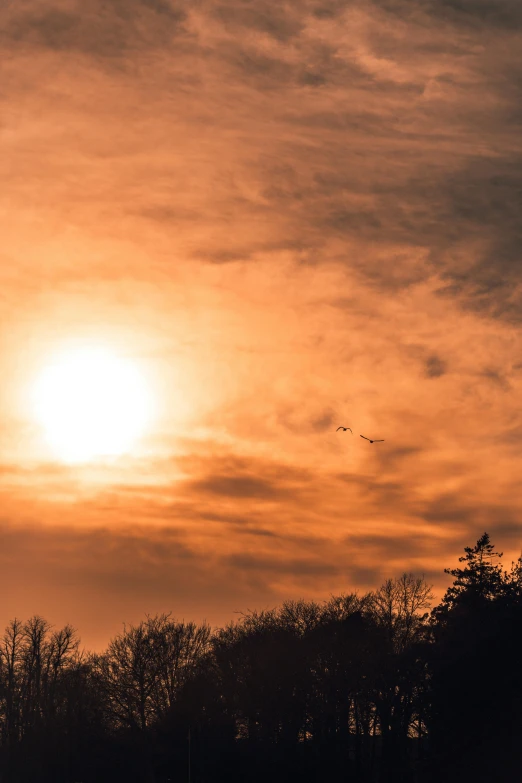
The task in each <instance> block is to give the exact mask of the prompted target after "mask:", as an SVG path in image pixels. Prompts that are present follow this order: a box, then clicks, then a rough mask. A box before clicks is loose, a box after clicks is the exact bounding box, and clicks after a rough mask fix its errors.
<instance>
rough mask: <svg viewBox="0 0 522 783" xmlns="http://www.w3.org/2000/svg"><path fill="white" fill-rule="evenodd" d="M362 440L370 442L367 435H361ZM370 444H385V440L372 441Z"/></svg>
mask: <svg viewBox="0 0 522 783" xmlns="http://www.w3.org/2000/svg"><path fill="white" fill-rule="evenodd" d="M361 438H364V440H370V438H367V437H366V436H365V435H361ZM370 443H384V440H370Z"/></svg>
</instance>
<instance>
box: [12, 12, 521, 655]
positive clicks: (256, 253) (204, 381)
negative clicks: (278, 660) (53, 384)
mask: <svg viewBox="0 0 522 783" xmlns="http://www.w3.org/2000/svg"><path fill="white" fill-rule="evenodd" d="M0 47H1V50H2V53H3V55H2V61H1V63H0V147H1V151H2V154H1V156H0V178H1V182H2V187H1V188H0V225H1V236H2V242H1V245H0V322H1V327H0V374H1V378H2V383H1V384H0V411H1V420H0V500H1V506H0V509H1V510H0V587H1V590H2V595H3V596H4V599H3V602H2V610H1V612H0V626H2V625H5V624H6V623H7V622H8V621H9V620H10V619H12V618H13V617H15V616H17V617H21V618H27V617H29V616H31V615H33V614H41V615H43V616H45V617H46V618H47V619H48V620H49V621H50V622H52V623H54V624H56V625H61V624H63V623H65V622H71V623H72V624H73V625H74V626H75V627H77V628H78V630H79V632H80V635H81V637H82V640H83V642H84V644H85V645H86V646H87V647H89V648H91V649H95V648H100V647H102V646H103V645H105V644H106V643H107V641H108V639H109V638H110V637H111V636H113V635H114V634H115V633H117V632H118V631H120V630H121V628H122V623H123V622H127V623H129V622H138V621H139V620H140V619H142V618H143V617H144V615H145V613H150V614H155V613H156V612H163V611H171V612H172V614H173V616H174V617H176V618H177V619H185V620H196V621H198V622H201V621H203V620H206V621H208V622H209V623H211V624H212V625H222V624H225V623H227V622H229V621H230V620H233V619H235V618H237V616H238V615H237V614H236V613H237V612H241V611H246V610H247V609H254V608H260V609H262V608H271V607H273V606H276V605H278V604H280V603H281V602H282V601H283V600H285V599H293V598H306V599H315V600H318V601H322V600H323V599H327V598H328V597H329V596H330V595H332V594H339V593H347V592H351V591H354V590H357V591H359V592H365V591H367V590H371V589H374V588H376V587H378V586H379V584H380V583H381V582H382V581H383V580H384V579H385V578H388V577H393V576H398V575H400V574H401V573H402V572H404V571H411V572H414V573H416V574H418V575H422V574H424V575H425V578H426V579H427V580H428V582H429V583H430V584H433V585H434V591H435V594H436V595H437V596H439V597H440V595H441V594H442V592H443V591H444V589H445V587H446V586H447V585H448V584H449V582H448V577H447V576H446V575H445V574H444V573H443V569H444V568H445V567H449V568H452V567H455V566H456V565H457V558H458V556H459V555H462V554H463V551H462V550H463V547H465V546H468V545H473V544H474V543H475V541H476V540H477V539H478V538H479V537H480V536H481V535H482V533H483V532H484V531H488V532H489V533H490V535H491V539H492V541H493V543H494V544H495V545H496V547H497V550H500V551H502V552H504V558H503V561H504V564H505V565H506V567H509V565H510V562H511V560H513V559H516V558H517V557H518V556H519V554H520V550H521V547H522V535H521V533H522V497H521V495H520V492H519V477H520V473H521V471H522V411H521V409H520V398H521V397H520V395H521V391H522V329H521V327H522V307H521V305H522V264H521V260H522V259H521V239H522V222H521V221H520V212H521V206H522V199H521V194H522V133H521V131H522V127H521V126H522V111H521V109H520V107H521V105H522V100H521V98H522V95H521V85H522V60H521V58H520V51H522V5H521V4H520V2H519V0H364V2H362V1H361V2H358V0H291V1H290V0H286V1H285V0H278V2H269V0H255V1H254V0H190V2H189V0H89V2H88V3H84V2H80V0H16V1H15V0H0ZM93 344H95V345H98V346H102V347H104V348H107V349H108V350H110V351H112V352H113V353H114V355H117V356H119V357H120V358H123V359H124V360H125V361H127V362H129V363H131V364H132V366H133V367H134V368H135V369H136V371H137V372H139V373H140V377H142V378H143V379H144V380H145V381H146V383H147V384H148V388H149V390H150V394H151V400H152V401H153V402H152V403H151V405H152V408H151V410H152V409H153V416H152V418H151V420H150V423H149V425H148V426H147V427H146V428H145V430H144V431H143V433H142V435H141V437H140V438H138V439H137V440H136V441H135V443H134V445H133V447H132V448H131V449H129V450H128V451H127V452H126V453H124V454H122V455H121V456H119V457H113V458H110V459H109V458H98V459H91V460H90V461H85V462H79V463H72V464H71V463H69V462H67V461H66V460H64V459H61V458H60V456H59V455H57V454H56V453H55V452H53V451H52V449H51V448H50V447H49V445H48V443H47V441H45V439H44V438H43V435H42V427H41V423H40V422H39V421H38V420H37V419H36V418H35V414H34V404H33V403H32V402H31V401H32V400H33V397H34V394H33V392H34V389H35V388H36V386H37V382H38V381H37V379H38V377H40V375H41V373H42V372H43V371H44V370H45V367H46V366H48V365H49V363H52V361H53V357H54V356H55V355H56V353H57V352H59V351H60V350H65V348H66V349H67V350H69V352H72V354H74V352H75V351H76V352H78V351H81V349H82V346H86V345H93ZM64 346H65V348H64ZM39 374H40V375H39ZM32 394H33V396H31V395H32ZM121 397H122V400H123V399H124V398H125V397H126V395H125V394H121ZM339 425H345V426H349V427H351V428H352V429H353V436H352V435H351V434H350V432H336V428H337V427H338V426H339ZM360 434H363V435H366V436H368V437H371V438H382V439H384V441H385V442H384V443H379V444H370V443H368V442H366V441H364V440H362V439H361V438H360V437H359V435H360Z"/></svg>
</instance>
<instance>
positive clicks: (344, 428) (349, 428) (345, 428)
mask: <svg viewBox="0 0 522 783" xmlns="http://www.w3.org/2000/svg"><path fill="white" fill-rule="evenodd" d="M339 430H342V431H343V432H346V430H350V432H352V428H351V427H337V429H336V430H335V431H336V432H339ZM352 435H353V432H352Z"/></svg>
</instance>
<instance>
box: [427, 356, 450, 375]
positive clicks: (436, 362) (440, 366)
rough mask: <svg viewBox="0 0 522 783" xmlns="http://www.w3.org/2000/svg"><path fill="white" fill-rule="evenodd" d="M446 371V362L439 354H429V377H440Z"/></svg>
mask: <svg viewBox="0 0 522 783" xmlns="http://www.w3.org/2000/svg"><path fill="white" fill-rule="evenodd" d="M445 373H446V362H445V361H444V360H443V359H441V358H440V357H439V356H429V357H428V358H427V359H426V366H425V374H426V377H427V378H440V377H441V375H445Z"/></svg>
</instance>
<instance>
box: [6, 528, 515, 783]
mask: <svg viewBox="0 0 522 783" xmlns="http://www.w3.org/2000/svg"><path fill="white" fill-rule="evenodd" d="M465 552H466V553H465V556H464V557H463V558H460V561H461V567H460V568H457V569H454V570H452V571H450V572H449V573H451V574H452V576H453V577H454V583H453V586H452V587H451V588H449V590H448V591H447V593H446V595H445V597H444V599H443V601H442V602H441V604H440V605H439V606H437V607H436V608H435V609H434V610H432V612H431V613H430V614H428V613H427V611H426V610H427V609H428V607H429V603H430V589H429V587H428V586H427V585H426V583H425V582H424V580H423V579H417V578H415V577H413V576H412V575H406V574H405V575H403V576H402V577H401V578H399V579H395V580H392V579H390V580H388V581H387V582H385V584H384V585H382V587H381V588H379V589H378V590H376V591H375V592H373V593H370V594H367V595H364V596H358V595H355V594H352V595H348V596H340V597H336V598H332V599H331V600H330V601H328V602H327V603H325V604H322V605H319V604H315V603H313V602H288V603H286V604H283V606H282V607H280V608H279V609H277V610H274V611H271V612H262V613H255V612H254V613H249V614H247V615H245V616H243V617H242V619H241V620H240V621H239V622H238V623H235V624H233V625H230V626H229V627H227V628H224V629H218V630H215V631H212V630H211V629H210V628H209V627H208V626H206V625H201V626H197V625H195V624H193V623H178V622H176V621H175V620H173V619H172V618H170V617H168V616H160V617H149V618H147V619H146V620H145V621H143V622H142V623H141V624H140V625H139V626H136V627H129V628H126V629H125V631H124V632H123V633H122V634H120V635H119V636H118V637H116V638H115V639H113V640H112V641H111V642H110V644H109V646H108V648H107V650H106V652H104V653H103V654H101V655H81V654H80V653H79V644H78V639H77V637H76V634H75V632H74V631H73V630H72V629H71V628H69V627H66V628H64V629H62V630H60V631H53V630H52V629H50V628H49V627H48V625H47V624H46V623H45V621H44V620H42V619H41V618H38V617H35V618H32V619H31V620H29V621H28V622H26V623H20V622H18V621H14V622H12V623H11V624H10V626H9V627H8V628H7V630H6V633H5V635H4V638H3V640H2V644H1V651H0V661H1V668H0V697H1V698H0V783H79V782H80V781H81V783H119V782H120V781H122V783H123V781H125V783H167V781H171V782H172V783H174V781H177V782H179V783H185V781H189V780H190V781H191V783H221V782H223V783H225V782H226V783H236V782H237V783H240V782H241V783H245V782H246V781H251V782H252V783H257V782H258V781H259V783H261V782H262V783H265V782H267V783H268V781H270V782H271V783H272V782H273V783H279V781H281V783H283V781H284V782H285V783H287V782H290V781H299V782H300V783H309V782H310V783H311V782H312V781H324V782H325V783H341V781H353V783H359V782H360V783H399V782H400V783H441V781H444V783H452V782H453V781H455V782H456V781H459V783H460V782H461V781H462V782H465V781H468V780H473V781H475V783H480V782H481V781H488V783H489V782H490V781H497V782H498V783H503V781H506V783H507V782H508V781H509V783H512V781H514V780H518V779H519V777H520V770H521V768H522V666H521V663H522V561H518V562H517V563H515V564H512V566H511V570H510V571H506V570H504V569H502V567H501V565H500V557H501V556H500V555H499V554H497V553H495V552H494V551H493V546H492V545H491V544H490V543H489V537H488V536H487V534H485V535H484V536H482V538H481V539H479V541H478V542H477V544H476V545H475V546H474V547H468V548H467V549H466V550H465Z"/></svg>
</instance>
